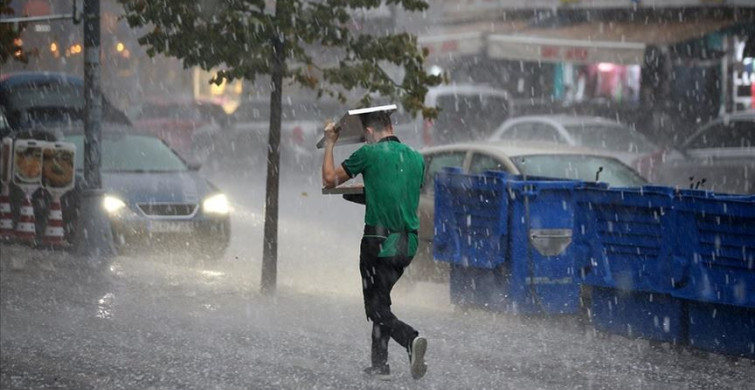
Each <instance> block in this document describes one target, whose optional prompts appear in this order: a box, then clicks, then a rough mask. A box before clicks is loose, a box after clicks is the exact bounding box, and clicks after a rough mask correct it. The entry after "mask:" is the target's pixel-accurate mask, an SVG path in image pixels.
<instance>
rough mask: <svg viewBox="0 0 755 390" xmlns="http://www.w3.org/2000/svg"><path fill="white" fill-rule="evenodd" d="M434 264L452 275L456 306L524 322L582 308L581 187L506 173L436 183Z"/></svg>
mask: <svg viewBox="0 0 755 390" xmlns="http://www.w3.org/2000/svg"><path fill="white" fill-rule="evenodd" d="M435 183H436V189H435V194H436V198H435V199H436V203H435V206H436V209H435V210H436V211H435V229H436V232H435V240H434V242H433V246H434V248H435V252H434V257H435V259H436V260H439V261H447V262H449V263H451V264H452V268H451V286H450V292H451V299H452V301H453V302H455V303H458V304H473V305H478V306H484V307H488V308H491V309H496V310H502V311H506V312H511V313H517V314H574V313H577V312H578V311H579V308H580V300H579V298H580V287H579V285H578V284H577V283H576V281H575V278H574V277H575V267H574V258H573V255H572V253H571V241H572V234H573V233H572V231H573V227H574V201H573V197H574V190H575V188H577V187H578V186H580V185H582V184H581V182H578V181H569V180H554V179H542V178H528V179H526V180H525V179H524V178H523V177H520V176H513V175H508V174H505V173H503V172H488V173H486V174H485V175H477V176H475V175H463V174H461V173H460V171H459V170H458V169H456V170H453V169H447V170H445V171H442V172H440V173H438V174H437V176H436V180H435Z"/></svg>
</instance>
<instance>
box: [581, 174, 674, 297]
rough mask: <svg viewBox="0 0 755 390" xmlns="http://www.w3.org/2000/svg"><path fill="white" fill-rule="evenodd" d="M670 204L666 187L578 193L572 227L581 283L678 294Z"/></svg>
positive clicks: (596, 189) (669, 195) (671, 200)
mask: <svg viewBox="0 0 755 390" xmlns="http://www.w3.org/2000/svg"><path fill="white" fill-rule="evenodd" d="M673 201H674V192H673V190H672V189H671V188H668V187H651V186H646V187H642V188H611V189H606V188H583V189H581V191H579V193H578V200H577V208H578V212H577V222H576V226H577V231H578V233H577V234H578V236H579V237H578V238H577V247H578V248H577V250H578V253H579V258H580V259H583V260H584V262H583V263H581V264H580V265H581V266H582V267H583V268H584V269H585V271H587V272H585V274H584V282H585V283H586V284H589V285H593V286H601V287H609V288H616V289H620V290H639V291H645V292H666V293H668V292H670V291H671V290H673V289H674V288H676V286H677V285H678V283H679V279H680V278H681V276H680V275H676V274H675V266H674V259H673V252H674V249H675V244H673V241H674V238H673V237H674V235H675V230H676V221H675V218H674V215H673V210H672V205H673Z"/></svg>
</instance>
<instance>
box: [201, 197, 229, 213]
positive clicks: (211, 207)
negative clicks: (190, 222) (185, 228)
mask: <svg viewBox="0 0 755 390" xmlns="http://www.w3.org/2000/svg"><path fill="white" fill-rule="evenodd" d="M202 209H203V210H204V212H205V213H209V214H220V215H225V214H228V213H229V212H231V205H230V204H229V203H228V198H227V197H226V196H225V195H224V194H217V195H213V196H211V197H209V198H207V199H205V200H204V202H203V203H202Z"/></svg>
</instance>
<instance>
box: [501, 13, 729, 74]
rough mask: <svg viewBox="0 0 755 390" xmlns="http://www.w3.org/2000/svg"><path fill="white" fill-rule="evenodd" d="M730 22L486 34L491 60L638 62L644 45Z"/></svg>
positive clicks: (671, 40)
mask: <svg viewBox="0 0 755 390" xmlns="http://www.w3.org/2000/svg"><path fill="white" fill-rule="evenodd" d="M732 24H734V22H732V21H727V20H690V21H684V22H663V23H647V24H646V23H630V22H587V23H579V24H574V25H570V26H565V27H559V28H527V29H525V30H521V31H516V32H512V33H504V34H490V35H488V36H487V54H488V56H489V57H490V58H498V59H513V60H525V61H542V62H572V63H596V62H612V63H616V64H627V65H629V64H641V63H642V61H643V58H644V54H645V47H646V46H649V45H653V46H666V45H672V44H676V43H681V42H685V41H689V40H692V39H699V38H702V37H704V36H705V35H707V34H709V33H711V32H714V31H718V30H720V29H723V28H725V27H727V26H730V25H732Z"/></svg>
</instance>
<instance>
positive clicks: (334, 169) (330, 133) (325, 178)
mask: <svg viewBox="0 0 755 390" xmlns="http://www.w3.org/2000/svg"><path fill="white" fill-rule="evenodd" d="M337 140H338V131H337V130H336V125H335V123H333V122H330V123H328V124H327V125H326V126H325V153H324V155H323V159H322V185H323V187H325V188H333V187H336V186H338V185H339V184H341V183H344V182H346V181H347V180H349V179H350V177H349V174H348V173H346V170H345V169H343V167H342V166H340V165H339V166H335V163H334V162H333V148H334V147H335V145H336V141H337Z"/></svg>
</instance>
